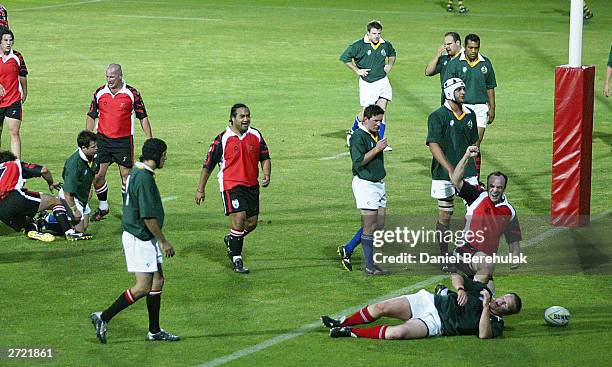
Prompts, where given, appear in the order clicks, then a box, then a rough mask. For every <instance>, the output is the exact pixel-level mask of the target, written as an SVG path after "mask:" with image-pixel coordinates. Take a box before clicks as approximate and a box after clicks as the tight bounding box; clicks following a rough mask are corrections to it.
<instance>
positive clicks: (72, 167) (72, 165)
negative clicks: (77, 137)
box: [62, 149, 100, 206]
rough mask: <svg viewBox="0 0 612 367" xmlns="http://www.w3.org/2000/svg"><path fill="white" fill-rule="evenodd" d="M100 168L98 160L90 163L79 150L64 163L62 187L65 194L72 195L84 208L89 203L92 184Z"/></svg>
mask: <svg viewBox="0 0 612 367" xmlns="http://www.w3.org/2000/svg"><path fill="white" fill-rule="evenodd" d="M99 169H100V166H99V164H98V162H97V160H95V159H94V160H93V161H92V162H89V161H88V160H87V157H86V156H85V154H83V152H82V151H81V150H80V149H77V150H76V152H74V153H73V154H72V155H71V156H70V157H68V159H66V162H65V163H64V170H63V171H62V179H63V180H64V184H63V186H62V188H63V190H64V192H68V193H70V194H72V195H73V196H74V197H75V198H77V199H78V200H79V201H80V202H81V204H83V206H85V205H87V202H88V201H89V192H90V190H91V184H92V183H93V180H94V177H95V175H96V173H98V170H99Z"/></svg>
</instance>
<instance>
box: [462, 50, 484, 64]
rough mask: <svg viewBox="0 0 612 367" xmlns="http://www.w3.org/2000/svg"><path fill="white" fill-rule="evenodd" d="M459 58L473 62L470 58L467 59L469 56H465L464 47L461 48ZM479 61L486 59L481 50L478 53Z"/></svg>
mask: <svg viewBox="0 0 612 367" xmlns="http://www.w3.org/2000/svg"><path fill="white" fill-rule="evenodd" d="M459 60H462V61H467V62H471V61H470V60H468V59H467V57H465V49H463V48H462V49H461V53H460V54H459ZM478 61H485V59H484V57H482V55H481V54H480V52H479V53H478Z"/></svg>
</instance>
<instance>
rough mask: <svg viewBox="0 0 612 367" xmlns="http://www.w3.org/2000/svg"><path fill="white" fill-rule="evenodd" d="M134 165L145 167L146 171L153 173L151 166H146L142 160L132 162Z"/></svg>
mask: <svg viewBox="0 0 612 367" xmlns="http://www.w3.org/2000/svg"><path fill="white" fill-rule="evenodd" d="M134 165H135V166H136V167H138V168H140V169H146V170H147V171H149V172H151V173H155V172H153V168H151V167H149V166H147V165H146V164H144V163H143V162H136V163H134Z"/></svg>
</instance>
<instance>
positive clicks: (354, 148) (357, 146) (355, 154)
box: [351, 134, 368, 171]
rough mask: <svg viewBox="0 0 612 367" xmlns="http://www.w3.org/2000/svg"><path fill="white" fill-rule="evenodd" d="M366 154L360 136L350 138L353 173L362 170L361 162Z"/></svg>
mask: <svg viewBox="0 0 612 367" xmlns="http://www.w3.org/2000/svg"><path fill="white" fill-rule="evenodd" d="M367 152H368V151H367V149H366V145H365V144H364V141H363V138H362V136H361V134H358V135H355V134H353V136H352V137H351V160H352V161H353V170H354V171H359V170H360V169H361V168H362V166H361V162H363V157H365V155H366V153H367Z"/></svg>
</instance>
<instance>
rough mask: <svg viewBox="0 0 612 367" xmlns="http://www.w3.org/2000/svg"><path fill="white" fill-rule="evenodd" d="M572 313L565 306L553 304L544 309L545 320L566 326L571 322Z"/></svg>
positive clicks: (554, 324)
mask: <svg viewBox="0 0 612 367" xmlns="http://www.w3.org/2000/svg"><path fill="white" fill-rule="evenodd" d="M571 318H572V314H570V312H569V311H568V310H567V308H565V307H561V306H552V307H549V308H547V309H546V311H544V321H546V322H547V323H548V324H549V325H552V326H564V325H567V323H568V322H570V320H571Z"/></svg>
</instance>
